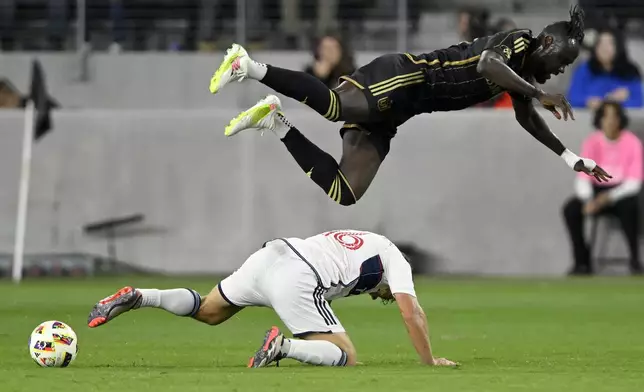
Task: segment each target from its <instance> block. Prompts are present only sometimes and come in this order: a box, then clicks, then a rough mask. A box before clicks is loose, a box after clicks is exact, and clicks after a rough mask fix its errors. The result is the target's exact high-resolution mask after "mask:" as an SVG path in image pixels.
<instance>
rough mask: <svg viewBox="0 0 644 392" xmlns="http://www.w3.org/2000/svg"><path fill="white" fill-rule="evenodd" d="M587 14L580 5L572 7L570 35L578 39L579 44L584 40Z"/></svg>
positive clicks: (569, 25)
mask: <svg viewBox="0 0 644 392" xmlns="http://www.w3.org/2000/svg"><path fill="white" fill-rule="evenodd" d="M585 16H586V14H585V13H584V10H583V9H581V8H580V7H579V6H576V5H575V6H573V7H571V8H570V21H569V22H568V26H567V27H568V37H570V38H573V39H576V40H577V41H578V42H579V44H581V43H582V42H583V40H584V17H585Z"/></svg>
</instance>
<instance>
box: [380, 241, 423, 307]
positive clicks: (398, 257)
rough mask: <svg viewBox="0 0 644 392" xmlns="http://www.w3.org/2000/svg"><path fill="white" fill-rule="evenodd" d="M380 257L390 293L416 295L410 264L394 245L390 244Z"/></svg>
mask: <svg viewBox="0 0 644 392" xmlns="http://www.w3.org/2000/svg"><path fill="white" fill-rule="evenodd" d="M380 257H381V258H382V263H383V267H384V269H385V278H386V279H387V283H388V284H389V288H390V289H391V293H392V294H401V293H402V294H409V295H412V296H414V297H415V296H416V290H414V280H413V279H412V274H411V266H410V265H409V263H408V262H407V260H406V259H405V257H404V256H403V255H402V253H400V250H398V248H397V247H396V245H391V246H390V247H389V248H387V250H385V251H384V252H383V253H382V254H381V255H380Z"/></svg>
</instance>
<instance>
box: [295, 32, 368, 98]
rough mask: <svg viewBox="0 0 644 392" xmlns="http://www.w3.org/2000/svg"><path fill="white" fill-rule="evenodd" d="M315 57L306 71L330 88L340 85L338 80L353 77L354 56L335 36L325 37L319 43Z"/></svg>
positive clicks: (315, 50) (316, 46)
mask: <svg viewBox="0 0 644 392" xmlns="http://www.w3.org/2000/svg"><path fill="white" fill-rule="evenodd" d="M313 56H314V58H315V61H314V62H313V64H311V65H309V66H308V67H306V69H305V71H306V72H307V73H309V74H311V75H313V76H315V77H316V78H318V79H320V80H321V81H322V82H324V84H326V85H327V86H328V87H329V88H334V87H336V86H337V85H338V78H339V77H340V76H343V75H351V74H352V73H353V71H355V69H356V66H355V64H354V62H353V54H352V53H350V52H349V50H348V49H347V48H346V46H345V45H344V43H343V42H342V40H341V39H340V38H339V37H337V36H334V35H325V36H324V37H322V38H321V39H320V40H318V41H317V43H316V45H315V47H314V52H313Z"/></svg>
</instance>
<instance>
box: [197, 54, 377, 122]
mask: <svg viewBox="0 0 644 392" xmlns="http://www.w3.org/2000/svg"><path fill="white" fill-rule="evenodd" d="M246 79H255V80H258V81H260V82H261V83H263V84H265V85H266V86H268V87H270V88H272V89H273V90H275V91H276V92H278V93H281V94H284V95H286V96H287V97H289V98H293V99H295V100H297V101H300V102H302V103H304V104H305V105H307V106H309V107H310V108H312V109H313V110H315V111H316V112H318V113H319V114H320V115H322V116H323V117H324V118H326V119H327V120H329V121H349V122H363V121H367V119H368V118H369V105H368V102H367V99H366V97H365V96H364V94H363V93H362V91H360V89H359V88H358V87H356V86H355V85H353V84H351V83H347V82H344V83H342V84H341V85H340V86H339V87H337V88H336V89H334V90H330V89H329V88H328V87H327V86H326V85H325V84H324V83H322V82H321V81H320V80H319V79H318V78H316V77H315V76H312V75H309V74H307V73H306V72H302V71H292V70H289V69H284V68H279V67H274V66H271V65H267V64H262V63H259V62H257V61H254V60H252V59H251V58H250V56H249V55H248V52H246V49H244V48H243V47H242V46H241V45H238V44H233V46H232V47H231V48H230V49H228V51H227V52H226V56H225V57H224V60H223V61H222V63H221V64H220V65H219V68H218V69H217V70H216V71H215V73H214V75H213V77H212V79H211V81H210V92H211V93H213V94H216V93H218V92H219V91H220V90H221V89H222V88H223V87H224V86H225V85H227V84H228V83H231V82H241V81H243V80H246Z"/></svg>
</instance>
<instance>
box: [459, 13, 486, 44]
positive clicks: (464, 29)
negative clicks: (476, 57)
mask: <svg viewBox="0 0 644 392" xmlns="http://www.w3.org/2000/svg"><path fill="white" fill-rule="evenodd" d="M489 17H490V13H489V11H487V10H486V9H479V8H463V9H461V10H460V11H459V12H458V16H457V18H458V19H457V30H458V34H459V36H460V39H461V41H468V42H471V41H473V40H474V38H478V37H485V36H486V35H488V33H489V27H488V19H489Z"/></svg>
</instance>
